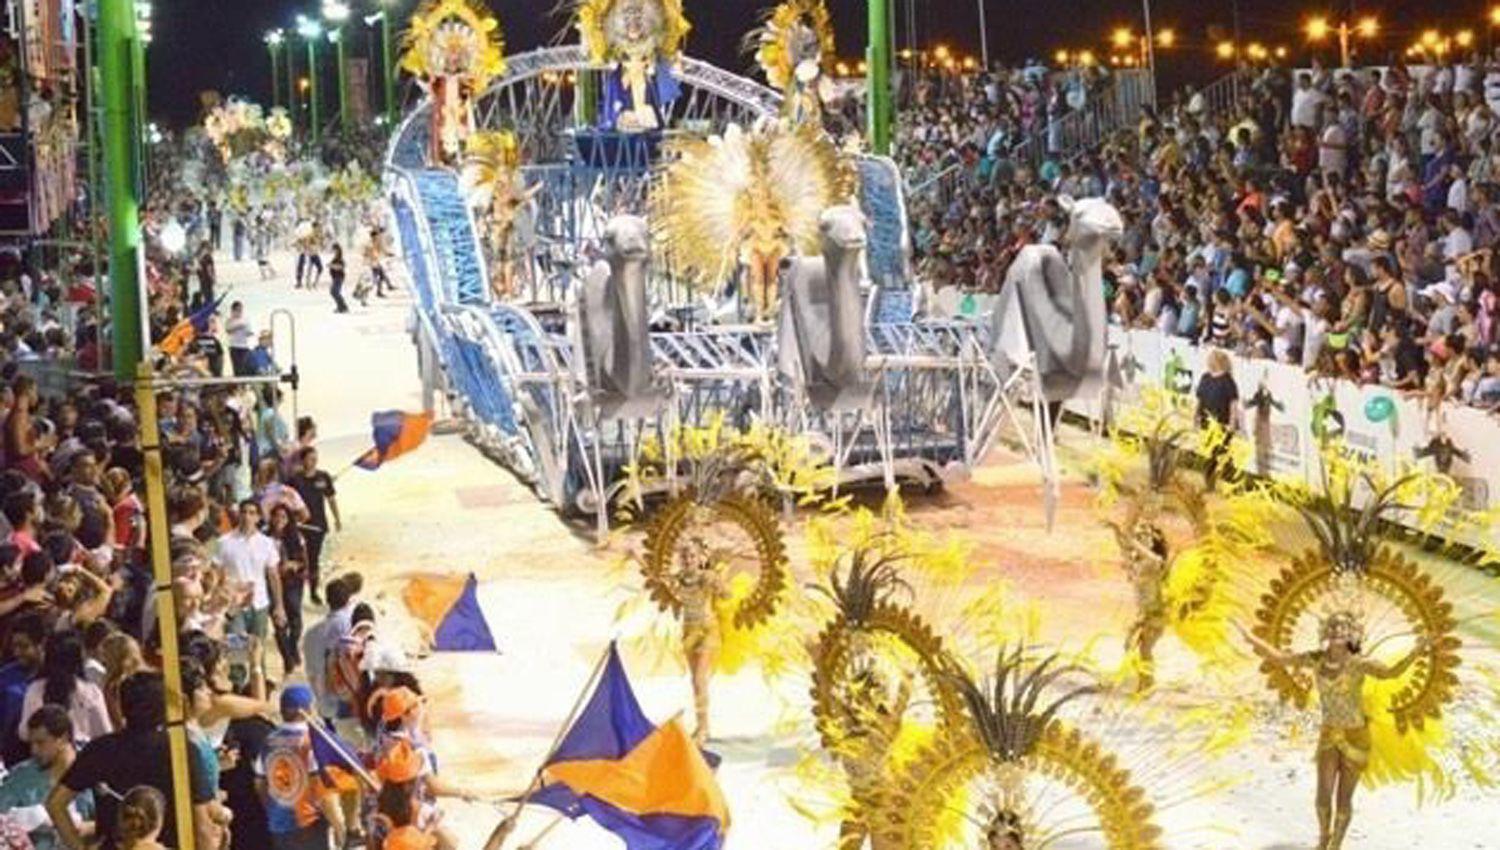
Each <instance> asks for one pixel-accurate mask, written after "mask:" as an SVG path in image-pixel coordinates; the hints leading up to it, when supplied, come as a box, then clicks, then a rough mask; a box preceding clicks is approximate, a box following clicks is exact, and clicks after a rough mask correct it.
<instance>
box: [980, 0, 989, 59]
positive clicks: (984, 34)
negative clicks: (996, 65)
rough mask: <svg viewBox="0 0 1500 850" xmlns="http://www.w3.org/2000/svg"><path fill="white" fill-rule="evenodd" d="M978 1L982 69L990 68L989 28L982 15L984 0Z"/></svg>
mask: <svg viewBox="0 0 1500 850" xmlns="http://www.w3.org/2000/svg"><path fill="white" fill-rule="evenodd" d="M978 2H979V58H980V60H981V61H983V62H984V70H986V71H988V70H989V69H990V28H989V23H988V22H987V21H986V20H985V16H984V0H978Z"/></svg>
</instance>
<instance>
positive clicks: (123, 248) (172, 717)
mask: <svg viewBox="0 0 1500 850" xmlns="http://www.w3.org/2000/svg"><path fill="white" fill-rule="evenodd" d="M97 8H98V15H99V19H98V44H99V83H100V89H101V91H100V94H101V96H102V97H101V99H102V101H103V106H104V127H103V131H104V132H103V136H104V169H105V173H104V179H105V186H104V191H105V194H106V196H107V200H108V212H109V277H110V324H111V328H112V337H113V346H112V348H113V362H114V372H115V378H116V380H118V381H119V382H120V383H121V384H123V385H127V386H134V387H136V388H137V392H136V395H137V399H138V400H141V401H143V402H144V404H142V405H141V408H142V409H141V414H142V415H141V416H140V417H139V426H140V428H141V430H142V440H141V446H142V450H143V454H144V455H145V473H146V490H147V499H146V501H147V508H148V518H149V519H150V521H151V534H150V535H149V539H150V540H151V542H152V547H151V548H152V573H153V579H154V582H155V584H156V586H157V587H158V588H166V590H164V591H159V592H158V593H157V617H158V623H159V628H158V632H157V633H158V634H159V635H160V636H161V654H162V662H163V663H162V680H163V683H164V686H165V690H166V717H165V718H164V720H165V721H166V729H167V742H168V747H167V751H168V755H169V760H170V762H171V769H172V799H173V803H174V805H173V809H174V811H175V814H176V826H177V843H178V846H179V847H180V848H182V850H195V848H196V842H195V840H194V835H193V804H192V794H191V788H190V787H189V780H188V751H187V730H186V727H185V726H184V725H183V723H184V718H183V702H184V701H183V698H182V667H181V660H180V657H179V655H178V652H177V611H176V605H175V604H174V601H173V598H172V592H171V589H170V588H171V584H172V575H171V564H170V563H169V558H168V549H167V544H168V540H167V538H168V536H169V535H168V533H167V528H166V525H167V518H166V498H165V495H164V491H163V488H162V486H161V485H162V477H161V470H162V462H161V443H160V439H161V435H160V434H159V433H157V428H156V416H155V410H156V396H155V394H154V392H153V391H152V389H151V385H150V379H151V362H150V360H149V359H147V357H146V348H145V346H146V339H147V336H146V322H145V312H144V310H143V309H142V308H143V306H144V304H145V300H146V299H145V292H144V286H143V281H142V275H141V265H140V264H141V255H142V251H141V222H140V195H139V194H138V192H139V187H138V186H137V184H136V182H135V176H136V175H135V171H136V160H137V158H138V157H140V156H141V155H142V153H141V150H140V147H139V146H140V144H141V136H142V132H141V131H142V130H143V125H144V124H145V122H144V121H143V120H142V118H141V114H140V112H139V109H138V107H139V100H138V97H137V95H136V92H135V88H136V86H135V77H136V74H137V72H139V70H140V65H139V62H138V59H139V56H138V54H137V50H138V49H139V47H138V45H137V42H138V41H139V40H140V37H141V36H140V33H139V32H138V30H137V28H136V6H135V3H134V2H133V0H99V5H98V7H97Z"/></svg>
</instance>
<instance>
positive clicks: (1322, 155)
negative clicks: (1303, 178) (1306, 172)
mask: <svg viewBox="0 0 1500 850" xmlns="http://www.w3.org/2000/svg"><path fill="white" fill-rule="evenodd" d="M1323 121H1324V126H1323V133H1322V135H1320V136H1319V137H1318V171H1320V172H1322V173H1323V174H1337V175H1339V176H1340V177H1343V176H1344V174H1345V173H1346V172H1348V170H1349V136H1348V134H1347V133H1345V132H1344V125H1342V124H1340V123H1339V116H1338V113H1337V112H1335V111H1334V110H1333V109H1332V108H1329V109H1325V110H1323Z"/></svg>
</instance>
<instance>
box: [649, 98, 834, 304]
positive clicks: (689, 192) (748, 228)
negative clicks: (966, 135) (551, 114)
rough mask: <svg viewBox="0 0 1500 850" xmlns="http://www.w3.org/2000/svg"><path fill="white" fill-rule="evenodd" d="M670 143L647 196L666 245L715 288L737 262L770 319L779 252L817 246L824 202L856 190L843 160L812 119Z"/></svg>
mask: <svg viewBox="0 0 1500 850" xmlns="http://www.w3.org/2000/svg"><path fill="white" fill-rule="evenodd" d="M669 148H670V150H669V154H668V160H669V161H671V163H672V164H671V165H669V166H668V167H667V169H666V173H665V175H664V177H663V179H662V181H661V182H660V185H659V187H658V188H657V189H655V190H654V191H653V193H652V197H651V205H652V211H651V217H652V220H653V222H655V223H657V225H658V227H659V230H660V233H661V235H662V237H663V243H664V247H665V248H666V250H667V251H668V252H669V254H670V255H671V256H672V257H673V259H674V260H675V261H676V264H677V267H678V269H679V270H680V271H682V272H683V273H684V274H685V275H686V276H687V277H688V278H689V279H691V280H693V281H694V282H696V283H700V284H703V285H705V286H707V287H709V288H710V290H711V291H714V292H717V291H718V290H719V289H720V288H721V287H722V286H723V285H724V283H725V281H726V280H728V279H729V278H730V277H732V276H733V275H734V273H735V272H736V270H737V269H742V270H743V271H744V275H743V280H744V284H745V285H744V286H743V288H742V289H743V292H744V294H745V295H747V296H748V298H746V299H745V300H746V302H747V306H748V307H749V312H750V313H751V314H752V315H753V318H754V319H755V320H757V321H770V320H772V319H773V318H774V317H775V315H776V309H777V303H778V293H777V287H778V285H779V280H778V278H779V268H780V265H781V261H782V260H784V259H786V258H787V257H791V256H817V255H819V254H820V253H821V251H822V241H821V237H820V231H819V227H818V225H819V221H820V219H821V218H822V215H823V212H824V211H825V210H827V209H828V208H829V207H833V206H838V205H840V204H843V203H847V202H848V201H849V198H850V197H852V195H853V189H854V185H855V183H854V175H853V170H852V169H851V168H850V166H849V162H848V160H847V159H846V158H845V157H844V156H843V155H842V154H841V153H840V151H839V150H838V148H837V146H836V145H835V144H834V143H833V142H832V140H830V139H829V138H828V137H827V136H826V135H824V134H823V132H822V130H821V129H820V128H818V127H814V126H813V125H812V124H802V125H800V126H797V127H791V128H788V127H784V126H779V125H777V124H774V123H772V124H768V125H765V126H760V127H756V128H753V129H750V130H745V129H742V128H740V127H739V126H737V125H730V127H729V128H728V129H727V130H726V131H725V132H724V135H723V136H715V137H713V138H711V139H707V140H687V141H680V142H675V143H673V144H671V145H670V146H669Z"/></svg>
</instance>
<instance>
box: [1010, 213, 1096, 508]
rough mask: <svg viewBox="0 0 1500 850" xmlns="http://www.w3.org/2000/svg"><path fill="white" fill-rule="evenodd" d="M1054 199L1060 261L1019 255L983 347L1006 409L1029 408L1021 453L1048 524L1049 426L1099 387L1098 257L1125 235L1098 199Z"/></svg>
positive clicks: (1054, 256) (1051, 498) (1054, 486)
mask: <svg viewBox="0 0 1500 850" xmlns="http://www.w3.org/2000/svg"><path fill="white" fill-rule="evenodd" d="M1061 200H1062V204H1063V207H1064V208H1065V209H1066V210H1068V213H1069V217H1070V222H1069V225H1068V231H1067V233H1066V234H1065V235H1064V237H1063V241H1064V243H1065V245H1066V247H1067V249H1068V255H1067V259H1066V260H1064V258H1063V255H1062V253H1061V252H1060V251H1058V249H1057V248H1055V247H1053V246H1051V245H1028V246H1027V247H1025V248H1023V249H1021V253H1020V254H1019V255H1018V256H1017V257H1016V260H1015V262H1014V263H1012V264H1011V267H1010V271H1009V272H1008V273H1007V274H1006V277H1005V287H1004V288H1003V289H1002V290H1001V291H1000V296H999V298H998V300H997V301H996V304H995V310H994V313H993V317H992V321H993V334H992V336H991V343H990V344H991V351H990V355H991V359H992V360H993V361H994V364H995V370H996V371H997V372H998V373H999V375H1000V378H1001V380H1002V381H1003V382H1004V383H1005V384H1006V388H1007V392H1006V398H1007V399H1008V402H1007V404H1012V403H1013V401H1014V399H1015V398H1016V397H1018V396H1025V398H1024V399H1023V402H1024V403H1026V404H1029V405H1030V406H1031V409H1032V420H1033V425H1034V433H1033V438H1034V443H1032V444H1030V445H1029V446H1028V448H1030V449H1031V450H1032V451H1033V452H1034V453H1035V454H1036V459H1037V462H1038V464H1039V465H1040V466H1041V467H1042V472H1043V475H1044V476H1046V478H1047V488H1046V491H1047V504H1046V507H1047V521H1048V525H1049V526H1050V525H1051V522H1052V519H1053V516H1054V513H1055V511H1056V506H1057V497H1058V487H1059V485H1058V482H1057V475H1056V468H1055V465H1054V463H1053V433H1052V426H1053V424H1054V423H1055V420H1056V413H1057V411H1058V407H1059V406H1060V405H1061V404H1062V403H1063V402H1067V401H1072V400H1074V399H1081V398H1087V399H1093V398H1095V397H1097V396H1098V395H1100V394H1101V393H1102V392H1103V390H1104V388H1105V384H1106V374H1105V359H1106V353H1107V351H1108V339H1107V336H1106V328H1105V325H1106V320H1107V315H1106V313H1105V307H1104V253H1105V251H1106V250H1108V249H1109V246H1110V245H1111V244H1112V243H1113V242H1114V241H1115V240H1117V239H1119V238H1120V236H1121V235H1122V234H1123V233H1124V229H1125V227H1124V222H1123V221H1122V220H1121V218H1120V213H1119V211H1117V210H1116V209H1115V208H1114V207H1112V206H1110V205H1109V204H1108V203H1107V202H1105V201H1104V200H1102V199H1098V198H1089V199H1085V200H1081V201H1073V200H1072V199H1071V198H1063V199H1061ZM1012 416H1013V417H1014V409H1013V408H1012ZM1017 426H1018V427H1020V422H1019V419H1018V418H1017ZM1021 430H1022V433H1023V435H1024V433H1025V429H1024V428H1022V429H1021Z"/></svg>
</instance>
